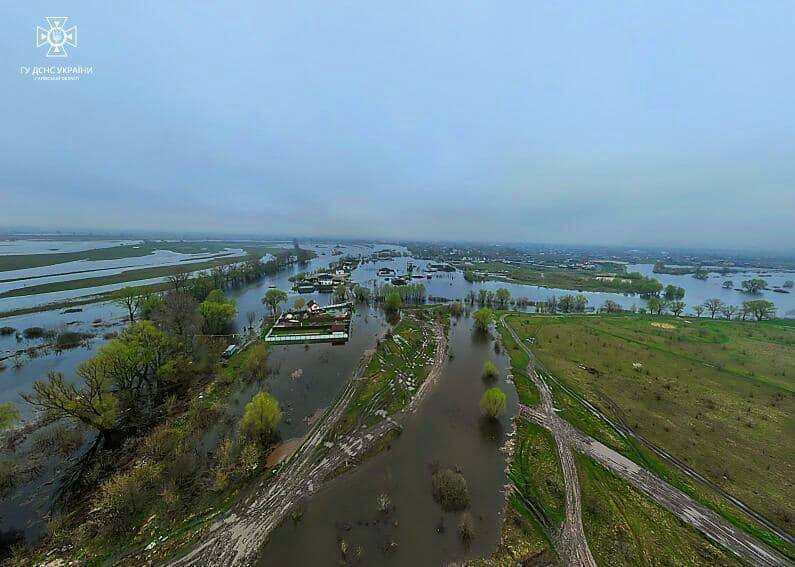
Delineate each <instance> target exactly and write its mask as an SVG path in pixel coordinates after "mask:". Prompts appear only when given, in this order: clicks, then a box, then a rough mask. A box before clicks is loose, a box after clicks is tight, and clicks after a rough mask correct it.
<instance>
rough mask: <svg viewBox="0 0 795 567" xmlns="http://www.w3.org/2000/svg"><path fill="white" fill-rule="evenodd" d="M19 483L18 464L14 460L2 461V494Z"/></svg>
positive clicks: (0, 464) (0, 485)
mask: <svg viewBox="0 0 795 567" xmlns="http://www.w3.org/2000/svg"><path fill="white" fill-rule="evenodd" d="M16 483H17V465H16V463H14V461H10V460H4V461H0V496H2V495H5V494H7V493H8V492H10V491H11V490H12V489H13V488H14V486H15V485H16Z"/></svg>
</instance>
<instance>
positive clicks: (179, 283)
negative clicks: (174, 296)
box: [168, 272, 190, 292]
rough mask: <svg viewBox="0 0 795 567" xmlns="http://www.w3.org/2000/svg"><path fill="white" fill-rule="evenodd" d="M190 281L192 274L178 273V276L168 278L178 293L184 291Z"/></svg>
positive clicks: (173, 275)
mask: <svg viewBox="0 0 795 567" xmlns="http://www.w3.org/2000/svg"><path fill="white" fill-rule="evenodd" d="M189 279H190V272H177V273H176V274H172V275H170V276H168V281H169V283H170V284H171V287H172V288H174V291H176V292H180V291H182V290H183V289H184V288H185V285H187V283H188V280H189Z"/></svg>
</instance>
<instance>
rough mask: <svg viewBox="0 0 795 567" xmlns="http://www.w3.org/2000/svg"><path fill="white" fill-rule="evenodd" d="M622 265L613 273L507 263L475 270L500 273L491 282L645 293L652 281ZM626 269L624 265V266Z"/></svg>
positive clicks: (575, 289) (614, 267)
mask: <svg viewBox="0 0 795 567" xmlns="http://www.w3.org/2000/svg"><path fill="white" fill-rule="evenodd" d="M618 267H619V266H611V271H605V270H604V269H603V270H580V269H575V268H560V267H546V266H545V267H542V266H536V265H529V264H506V263H504V262H487V263H485V264H476V265H473V266H471V269H474V270H477V272H478V273H486V272H488V273H490V274H498V275H493V276H489V277H488V279H495V280H505V281H509V282H514V283H521V284H527V285H537V286H542V287H550V288H557V289H570V290H572V291H610V292H616V293H644V292H645V291H646V290H645V289H644V286H647V285H648V284H649V282H651V279H650V278H644V277H638V276H639V274H628V273H626V272H625V271H616V268H618ZM621 267H623V266H621Z"/></svg>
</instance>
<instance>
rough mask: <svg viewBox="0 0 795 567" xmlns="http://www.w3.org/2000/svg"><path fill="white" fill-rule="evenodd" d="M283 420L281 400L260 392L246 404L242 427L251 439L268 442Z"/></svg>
mask: <svg viewBox="0 0 795 567" xmlns="http://www.w3.org/2000/svg"><path fill="white" fill-rule="evenodd" d="M281 420H282V410H281V408H280V407H279V402H278V401H277V400H276V398H274V397H273V396H271V395H270V394H268V393H267V392H260V393H258V394H256V395H254V397H253V398H251V401H250V402H249V403H247V404H246V409H245V411H244V412H243V418H242V419H241V422H240V428H241V430H242V431H243V434H244V435H246V436H247V437H248V438H249V439H252V440H258V441H259V442H260V443H264V442H266V441H267V440H268V439H269V438H270V436H271V434H272V433H273V431H274V430H275V429H276V427H278V425H279V423H280V422H281Z"/></svg>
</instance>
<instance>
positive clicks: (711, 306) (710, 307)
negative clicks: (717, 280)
mask: <svg viewBox="0 0 795 567" xmlns="http://www.w3.org/2000/svg"><path fill="white" fill-rule="evenodd" d="M704 307H706V309H707V311H709V316H710V317H712V318H713V319H714V318H715V313H717V312H718V311H720V310H721V308H722V307H723V302H722V301H721V300H720V299H718V298H717V297H713V298H712V299H707V300H706V301H705V302H704Z"/></svg>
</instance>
